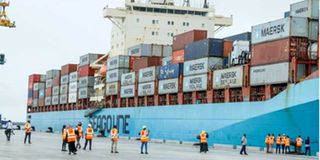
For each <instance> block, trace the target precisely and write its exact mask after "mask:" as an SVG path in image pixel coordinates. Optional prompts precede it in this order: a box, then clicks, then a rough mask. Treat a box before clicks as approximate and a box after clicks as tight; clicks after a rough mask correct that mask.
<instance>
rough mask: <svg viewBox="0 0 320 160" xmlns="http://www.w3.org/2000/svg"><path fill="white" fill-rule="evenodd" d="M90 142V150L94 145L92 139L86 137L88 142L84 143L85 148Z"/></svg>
mask: <svg viewBox="0 0 320 160" xmlns="http://www.w3.org/2000/svg"><path fill="white" fill-rule="evenodd" d="M88 142H89V150H91V146H92V139H86V142H85V143H84V148H83V149H84V150H85V149H86V148H87V144H88Z"/></svg>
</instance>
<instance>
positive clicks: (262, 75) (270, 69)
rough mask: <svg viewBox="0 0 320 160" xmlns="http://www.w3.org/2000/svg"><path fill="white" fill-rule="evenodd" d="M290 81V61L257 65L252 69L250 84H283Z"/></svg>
mask: <svg viewBox="0 0 320 160" xmlns="http://www.w3.org/2000/svg"><path fill="white" fill-rule="evenodd" d="M288 82H289V63H288V62H284V63H278V64H271V65H263V66H255V67H251V69H250V85H251V86H258V85H266V84H281V83H288Z"/></svg>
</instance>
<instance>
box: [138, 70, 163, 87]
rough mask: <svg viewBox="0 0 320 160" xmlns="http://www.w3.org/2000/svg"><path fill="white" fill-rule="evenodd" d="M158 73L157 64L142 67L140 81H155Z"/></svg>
mask: <svg viewBox="0 0 320 160" xmlns="http://www.w3.org/2000/svg"><path fill="white" fill-rule="evenodd" d="M158 74H159V67H156V66H153V67H148V68H143V69H140V70H139V83H142V82H151V81H155V80H156V76H157V75H158Z"/></svg>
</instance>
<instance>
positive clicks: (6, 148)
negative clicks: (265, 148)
mask: <svg viewBox="0 0 320 160" xmlns="http://www.w3.org/2000/svg"><path fill="white" fill-rule="evenodd" d="M0 135H1V136H0V137H1V139H0V159H1V160H13V159H14V160H52V159H57V160H66V159H70V160H100V159H113V160H141V159H145V160H148V159H150V160H151V159H152V160H316V159H318V158H317V157H306V156H298V155H276V154H266V153H264V152H260V151H257V150H254V149H250V148H249V149H248V154H249V155H248V156H242V155H239V150H235V149H227V148H223V147H221V148H219V147H216V148H214V149H213V148H210V149H209V152H208V153H207V154H203V153H202V154H200V153H199V149H198V147H195V146H192V145H191V144H174V143H149V146H148V151H149V154H148V155H141V154H140V143H139V141H135V140H127V139H120V141H119V144H118V150H119V152H120V153H119V154H111V153H110V140H109V139H107V138H97V137H95V138H94V140H93V148H92V151H88V150H86V151H84V150H82V149H81V150H79V151H78V154H77V155H68V153H67V152H61V136H60V134H52V133H39V132H33V133H32V136H31V140H32V144H24V143H23V138H24V132H22V131H15V135H14V136H12V139H11V141H10V142H7V141H6V138H5V135H4V130H0ZM81 143H82V145H83V144H84V140H82V141H81Z"/></svg>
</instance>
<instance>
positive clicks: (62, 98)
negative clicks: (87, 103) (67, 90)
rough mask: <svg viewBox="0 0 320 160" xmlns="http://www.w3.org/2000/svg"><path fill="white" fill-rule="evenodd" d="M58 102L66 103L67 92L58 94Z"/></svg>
mask: <svg viewBox="0 0 320 160" xmlns="http://www.w3.org/2000/svg"><path fill="white" fill-rule="evenodd" d="M59 101H60V104H67V103H68V94H62V95H60V100H59Z"/></svg>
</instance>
